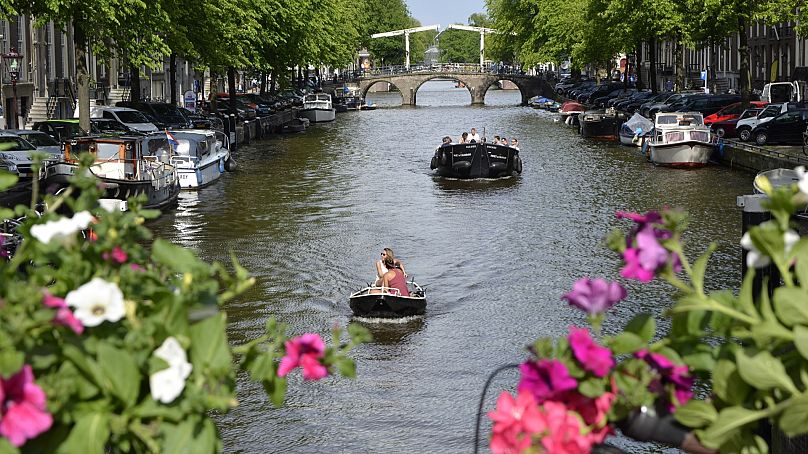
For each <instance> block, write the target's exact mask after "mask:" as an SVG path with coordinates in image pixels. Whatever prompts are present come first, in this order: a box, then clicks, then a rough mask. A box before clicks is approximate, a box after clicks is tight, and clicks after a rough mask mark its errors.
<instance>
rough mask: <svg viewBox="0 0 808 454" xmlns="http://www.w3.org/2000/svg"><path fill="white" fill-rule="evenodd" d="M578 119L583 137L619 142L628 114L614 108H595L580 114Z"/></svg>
mask: <svg viewBox="0 0 808 454" xmlns="http://www.w3.org/2000/svg"><path fill="white" fill-rule="evenodd" d="M578 121H579V122H580V125H581V126H580V128H581V129H580V131H581V136H582V137H586V138H589V139H600V140H607V141H613V142H617V141H618V140H619V139H620V135H619V134H620V126H622V125H623V123H624V122H625V121H626V116H625V114H623V113H622V112H617V111H615V110H614V109H606V110H595V111H586V112H584V113H582V114H580V115H578Z"/></svg>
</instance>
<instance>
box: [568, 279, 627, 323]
mask: <svg viewBox="0 0 808 454" xmlns="http://www.w3.org/2000/svg"><path fill="white" fill-rule="evenodd" d="M625 297H626V289H624V288H623V286H622V285H620V284H618V283H617V282H606V281H605V280H603V279H594V280H590V279H589V278H581V279H578V280H577V281H575V284H573V285H572V291H571V292H569V293H565V294H564V295H563V296H562V297H561V299H562V300H567V302H569V303H570V305H571V306H575V307H577V308H578V309H581V310H582V311H585V312H586V313H588V314H590V315H596V314H601V313H603V312H606V311H607V310H609V308H611V307H612V306H614V305H615V304H617V303H618V302H619V301H620V300H622V299H623V298H625Z"/></svg>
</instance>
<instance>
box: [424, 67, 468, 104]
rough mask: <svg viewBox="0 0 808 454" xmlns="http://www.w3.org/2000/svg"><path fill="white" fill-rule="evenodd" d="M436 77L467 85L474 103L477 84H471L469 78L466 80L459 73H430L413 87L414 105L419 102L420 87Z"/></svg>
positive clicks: (466, 87)
mask: <svg viewBox="0 0 808 454" xmlns="http://www.w3.org/2000/svg"><path fill="white" fill-rule="evenodd" d="M435 79H444V80H447V79H448V80H453V81H455V82H460V83H461V84H463V87H465V89H466V91H468V92H469V96H470V97H471V102H472V104H473V103H474V90H475V86H474V85H472V84H470V83H469V82H468V79H466V80H464V79H463V78H462V77H460V76H457V75H450V74H433V75H429V76H424V77H423V79H421V80H420V81H419V82H418V83H417V84H416V85H415V88H414V89H413V92H412V100H411V102H412V105H413V106H414V105H416V102H417V97H418V90H420V89H421V87H422V86H423V85H424V84H425V83H427V82H429V81H430V80H435Z"/></svg>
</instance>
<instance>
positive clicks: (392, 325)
mask: <svg viewBox="0 0 808 454" xmlns="http://www.w3.org/2000/svg"><path fill="white" fill-rule="evenodd" d="M428 310H429V308H427V311H428ZM428 315H429V314H427V315H426V316H428ZM351 323H355V324H357V325H360V326H363V327H365V328H367V330H368V331H370V334H371V335H372V336H373V340H372V341H371V342H370V343H371V344H379V345H390V344H397V343H400V342H403V341H405V340H407V338H408V337H410V336H412V335H414V334H416V333H418V332H419V331H421V330H422V329H423V327H424V323H425V322H424V316H416V317H403V318H398V319H383V318H364V317H353V318H352V319H351Z"/></svg>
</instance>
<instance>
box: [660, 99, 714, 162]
mask: <svg viewBox="0 0 808 454" xmlns="http://www.w3.org/2000/svg"><path fill="white" fill-rule="evenodd" d="M711 136H712V134H711V133H710V128H708V127H707V126H704V119H703V117H702V114H701V113H699V112H661V113H657V114H656V117H655V120H654V132H653V134H651V138H650V140H649V141H648V148H649V157H650V160H651V162H653V163H654V164H656V165H661V166H669V167H702V166H704V165H706V164H707V161H708V160H709V159H710V155H711V154H712V152H713V144H712V141H711Z"/></svg>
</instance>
